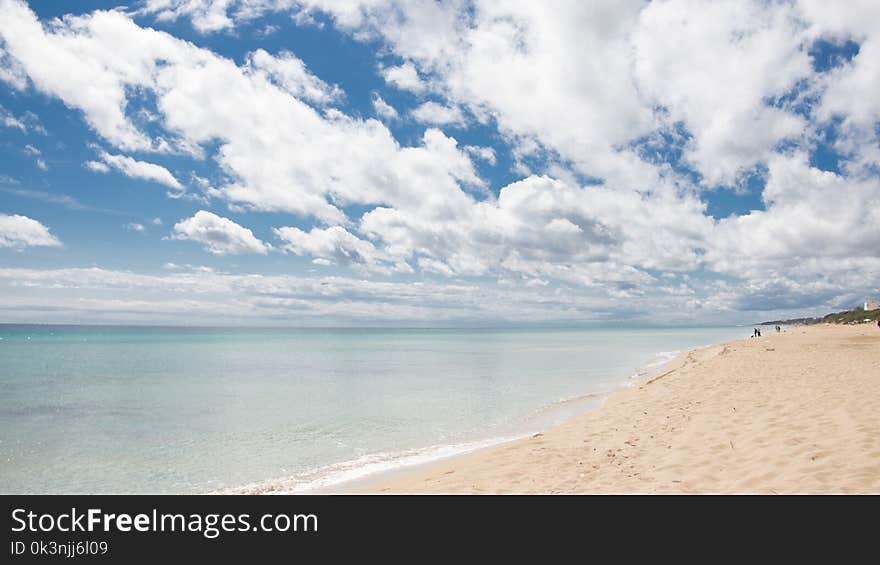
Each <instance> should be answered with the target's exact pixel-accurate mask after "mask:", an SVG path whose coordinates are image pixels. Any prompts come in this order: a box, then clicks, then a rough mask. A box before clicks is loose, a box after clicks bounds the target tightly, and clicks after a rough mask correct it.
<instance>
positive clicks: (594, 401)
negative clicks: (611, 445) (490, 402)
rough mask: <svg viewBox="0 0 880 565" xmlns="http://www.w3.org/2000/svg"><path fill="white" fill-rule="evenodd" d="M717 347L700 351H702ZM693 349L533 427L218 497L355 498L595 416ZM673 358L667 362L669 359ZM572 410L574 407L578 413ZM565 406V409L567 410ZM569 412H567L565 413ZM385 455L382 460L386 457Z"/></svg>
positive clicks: (554, 408) (657, 360)
mask: <svg viewBox="0 0 880 565" xmlns="http://www.w3.org/2000/svg"><path fill="white" fill-rule="evenodd" d="M713 346H714V344H710V345H705V346H701V347H698V348H697V349H703V348H706V347H713ZM689 351H690V350H684V351H673V352H667V351H659V352H657V353H656V354H655V356H654V359H652V360H650V361H649V362H647V363H645V364H644V365H642V366H640V367H638V368H636V370H635V372H634V373H631V374H630V375H629V376H627V377H621V378H620V380H619V381H618V382H617V383H616V384H615V385H614V386H613V387H611V388H610V389H606V390H600V391H595V392H588V393H584V394H580V395H577V396H573V397H570V398H563V399H560V400H558V401H556V402H554V403H552V404H548V405H544V406H540V407H538V408H536V409H535V410H534V412H536V413H537V412H548V413H550V414H551V415H552V414H556V416H555V417H551V418H549V419H547V420H546V421H544V422H543V423H541V424H537V425H536V426H535V427H531V428H523V429H520V430H518V431H510V432H509V433H507V434H503V435H498V436H492V437H487V438H481V439H473V440H469V441H462V442H460V443H455V444H434V445H429V446H426V447H423V448H418V449H411V450H406V451H401V452H397V453H393V454H382V453H379V454H373V455H369V456H364V457H361V458H359V459H355V460H348V461H343V462H340V463H336V464H333V465H328V466H326V467H322V468H320V469H316V470H315V471H313V472H312V473H310V474H307V475H305V476H303V475H298V476H295V477H288V478H278V479H272V480H268V481H260V482H256V483H249V484H246V485H241V486H237V487H230V488H224V489H220V490H219V491H216V493H218V494H269V495H273V494H343V493H344V494H357V493H360V492H361V491H362V490H363V489H364V488H367V487H369V486H370V485H374V484H378V483H381V482H384V481H386V480H389V479H392V478H395V477H399V476H401V475H405V474H407V473H410V472H416V471H419V470H422V469H426V468H430V467H431V466H433V465H435V464H439V463H443V462H445V461H449V460H453V459H456V458H459V457H464V456H467V455H471V454H473V453H479V452H483V451H486V450H490V449H493V448H497V447H499V446H503V445H507V444H509V443H512V442H515V441H519V440H523V439H525V438H528V437H530V436H532V435H534V434H536V433H543V432H544V431H545V430H547V429H552V428H555V427H557V426H559V425H561V424H562V423H564V422H566V421H569V420H571V419H572V418H576V417H578V416H581V415H583V414H585V413H590V412H593V411H596V410H598V409H600V408H601V407H602V405H603V404H604V402H605V401H606V400H607V399H608V398H609V397H611V396H612V395H614V394H617V393H619V392H621V391H625V390H627V389H629V388H631V387H633V386H635V385H637V384H638V383H639V382H641V381H642V380H644V379H646V378H651V377H653V376H655V375H658V374H659V373H662V372H663V371H664V370H667V368H669V367H671V366H674V365H675V364H676V363H677V362H679V359H680V358H683V356H684V355H686V354H687V353H688V352H689ZM670 354H671V355H672V356H671V357H669V355H670ZM571 406H575V408H574V409H572V408H571ZM566 407H567V408H566ZM564 408H566V409H564ZM383 456H384V457H383Z"/></svg>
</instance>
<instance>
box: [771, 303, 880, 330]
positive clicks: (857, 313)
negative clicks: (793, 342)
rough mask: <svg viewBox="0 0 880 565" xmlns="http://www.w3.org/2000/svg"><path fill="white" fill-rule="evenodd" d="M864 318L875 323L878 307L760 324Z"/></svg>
mask: <svg viewBox="0 0 880 565" xmlns="http://www.w3.org/2000/svg"><path fill="white" fill-rule="evenodd" d="M864 320H870V321H871V322H872V323H877V320H880V309H877V310H863V309H862V307H861V306H859V307H857V308H853V309H852V310H844V311H842V312H832V313H831V314H827V315H825V316H823V317H821V318H792V319H789V320H772V321H770V322H761V325H762V326H775V325H788V326H792V325H804V324H853V323H855V324H859V323H862V322H863V321H864Z"/></svg>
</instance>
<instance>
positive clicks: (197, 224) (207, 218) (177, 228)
mask: <svg viewBox="0 0 880 565" xmlns="http://www.w3.org/2000/svg"><path fill="white" fill-rule="evenodd" d="M171 239H179V240H191V241H195V242H198V243H201V244H202V245H203V246H204V247H205V250H206V251H208V252H209V253H213V254H214V255H241V254H245V253H257V254H261V255H265V254H266V253H267V252H268V251H269V249H271V246H269V245H267V244H265V243H263V242H262V241H260V240H259V239H257V238H256V237H254V234H253V232H252V231H251V230H249V229H247V228H245V227H242V226H240V225H238V224H236V223H235V222H233V221H232V220H230V219H228V218H222V217H220V216H218V215H216V214H213V213H211V212H207V211H205V210H199V211H198V212H196V214H195V215H194V216H193V217H192V218H187V219H185V220H181V221H180V222H178V223H176V224H174V234H173V235H172V236H171Z"/></svg>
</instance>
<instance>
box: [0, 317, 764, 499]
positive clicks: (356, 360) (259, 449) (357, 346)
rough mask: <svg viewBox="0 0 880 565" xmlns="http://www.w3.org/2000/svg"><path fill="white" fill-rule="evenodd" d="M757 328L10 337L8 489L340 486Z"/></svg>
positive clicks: (5, 436) (532, 425) (531, 424)
mask: <svg viewBox="0 0 880 565" xmlns="http://www.w3.org/2000/svg"><path fill="white" fill-rule="evenodd" d="M749 329H750V328H746V329H743V328H699V329H640V330H622V329H620V330H618V329H615V330H595V329H590V330H573V329H565V330H404V329H399V330H377V329H362V330H358V329H340V330H336V329H334V330H324V329H321V330H316V329H307V330H285V329H281V330H279V329H234V330H230V329H173V328H110V327H70V326H0V462H2V464H0V492H5V493H80V492H87V493H98V492H102V493H103V492H110V493H114V492H125V493H129V492H131V493H159V492H161V493H188V492H210V491H214V490H222V489H230V488H236V487H242V486H243V485H253V484H258V485H259V484H267V483H269V484H271V483H272V482H273V481H274V482H279V481H280V482H279V484H283V485H284V486H285V488H286V489H288V490H294V491H296V490H301V489H305V488H310V487H313V486H316V485H324V486H325V487H326V485H328V484H330V485H332V484H333V483H334V482H335V481H339V480H343V479H346V478H353V477H357V476H360V475H363V474H364V473H368V472H373V471H380V470H384V469H388V468H391V467H394V466H398V465H401V464H405V463H412V462H419V461H424V460H426V459H431V458H433V457H438V456H441V455H449V454H452V453H456V452H460V451H464V450H467V449H471V448H473V447H477V446H482V445H486V444H488V443H492V442H497V441H499V440H500V439H503V438H510V437H515V436H517V435H522V434H525V433H528V432H530V431H535V430H537V429H543V428H545V427H547V426H548V425H551V424H553V423H555V422H557V421H559V420H561V419H563V418H564V417H567V416H570V415H572V414H573V413H576V412H580V411H583V410H585V409H587V408H589V407H590V406H593V405H595V404H596V403H597V402H598V401H599V398H600V397H597V396H595V395H596V394H601V393H605V392H608V391H612V390H614V389H617V388H620V387H621V386H625V385H626V384H627V383H628V382H632V380H631V377H632V376H633V375H634V374H636V373H637V372H638V371H639V370H642V369H644V368H645V367H646V366H649V365H651V364H657V363H659V362H660V361H662V360H664V359H669V358H670V357H671V355H672V353H674V352H676V351H679V350H686V349H691V348H693V347H696V346H700V345H707V344H710V343H716V342H719V341H726V340H729V339H732V338H739V337H746V336H747V335H748V331H747V330H749Z"/></svg>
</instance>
